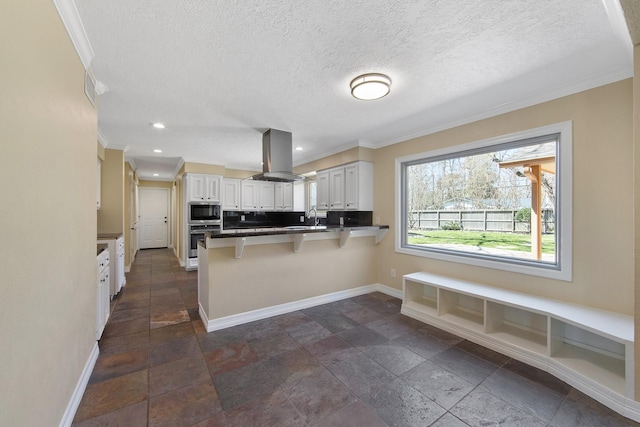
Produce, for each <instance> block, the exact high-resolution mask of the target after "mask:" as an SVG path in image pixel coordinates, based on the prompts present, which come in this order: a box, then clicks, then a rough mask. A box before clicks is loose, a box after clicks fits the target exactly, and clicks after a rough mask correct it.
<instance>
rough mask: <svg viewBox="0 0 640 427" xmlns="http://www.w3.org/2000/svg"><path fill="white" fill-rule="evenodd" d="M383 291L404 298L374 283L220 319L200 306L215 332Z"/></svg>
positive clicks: (204, 318) (208, 330) (202, 316)
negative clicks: (210, 317) (208, 316)
mask: <svg viewBox="0 0 640 427" xmlns="http://www.w3.org/2000/svg"><path fill="white" fill-rule="evenodd" d="M376 291H378V292H382V293H384V294H387V295H390V296H393V297H396V298H402V291H401V290H399V289H394V288H390V287H389V286H385V285H381V284H379V283H375V284H373V285H366V286H361V287H359V288H353V289H347V290H346V291H339V292H333V293H330V294H325V295H320V296H317V297H311V298H306V299H303V300H299V301H293V302H288V303H285V304H279V305H274V306H271V307H265V308H260V309H258V310H252V311H247V312H245V313H239V314H233V315H231V316H225V317H220V318H218V319H211V320H209V319H208V318H207V315H206V313H205V312H204V310H203V309H202V306H200V318H201V319H202V321H203V323H204V326H205V328H206V329H207V332H213V331H217V330H220V329H225V328H229V327H231V326H237V325H242V324H244V323H249V322H254V321H256V320H262V319H266V318H268V317H273V316H279V315H281V314H286V313H291V312H293V311H298V310H302V309H305V308H310V307H315V306H317V305H322V304H327V303H330V302H334V301H340V300H343V299H346V298H351V297H355V296H358V295H364V294H368V293H371V292H376Z"/></svg>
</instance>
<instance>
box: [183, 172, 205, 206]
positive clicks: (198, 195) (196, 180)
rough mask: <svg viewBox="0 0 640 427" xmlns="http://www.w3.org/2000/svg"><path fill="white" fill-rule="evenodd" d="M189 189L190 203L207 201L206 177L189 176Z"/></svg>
mask: <svg viewBox="0 0 640 427" xmlns="http://www.w3.org/2000/svg"><path fill="white" fill-rule="evenodd" d="M187 181H188V184H187V185H188V188H189V201H190V202H199V201H202V200H207V199H206V197H207V194H206V186H205V179H204V175H190V176H187Z"/></svg>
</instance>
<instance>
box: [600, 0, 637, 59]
mask: <svg viewBox="0 0 640 427" xmlns="http://www.w3.org/2000/svg"><path fill="white" fill-rule="evenodd" d="M602 4H603V6H604V9H605V11H606V12H607V18H609V25H611V30H612V31H613V33H614V34H615V36H616V37H617V38H618V39H620V40H621V41H622V43H623V44H624V47H625V49H626V50H627V53H628V54H629V56H631V57H633V42H632V41H631V34H630V33H629V27H627V20H626V19H625V17H624V10H623V9H622V5H621V4H620V0H602Z"/></svg>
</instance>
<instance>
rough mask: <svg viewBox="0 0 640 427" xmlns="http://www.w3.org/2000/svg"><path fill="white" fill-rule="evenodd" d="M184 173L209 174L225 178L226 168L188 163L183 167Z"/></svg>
mask: <svg viewBox="0 0 640 427" xmlns="http://www.w3.org/2000/svg"><path fill="white" fill-rule="evenodd" d="M183 168H184V173H207V174H211V175H222V176H224V171H225V167H224V166H221V165H208V164H206V163H190V162H189V163H187V162H185V164H184V165H183Z"/></svg>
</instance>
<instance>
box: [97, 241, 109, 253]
mask: <svg viewBox="0 0 640 427" xmlns="http://www.w3.org/2000/svg"><path fill="white" fill-rule="evenodd" d="M108 247H109V245H107V244H106V243H98V245H97V248H96V249H97V251H96V256H98V255H100V254H101V253H102V252H103V251H106V250H107V248H108Z"/></svg>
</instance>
